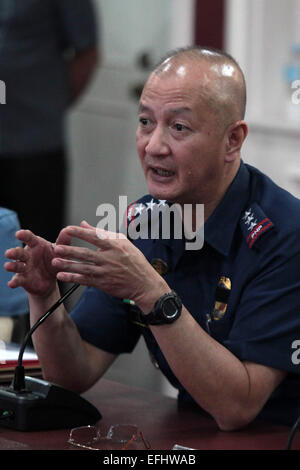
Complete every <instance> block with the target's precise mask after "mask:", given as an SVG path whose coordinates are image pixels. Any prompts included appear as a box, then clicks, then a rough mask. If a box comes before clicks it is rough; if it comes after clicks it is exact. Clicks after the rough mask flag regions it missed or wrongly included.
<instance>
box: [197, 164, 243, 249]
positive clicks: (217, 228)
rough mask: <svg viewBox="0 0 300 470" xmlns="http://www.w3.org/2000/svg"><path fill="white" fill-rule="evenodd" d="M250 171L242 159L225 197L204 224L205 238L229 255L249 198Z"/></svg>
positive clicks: (215, 247) (214, 246)
mask: <svg viewBox="0 0 300 470" xmlns="http://www.w3.org/2000/svg"><path fill="white" fill-rule="evenodd" d="M249 181H250V175H249V171H248V169H247V167H246V165H245V164H244V162H243V161H241V164H240V168H239V170H238V172H237V174H236V176H235V178H234V180H233V181H232V183H231V185H230V186H229V188H228V189H227V191H226V193H225V195H224V197H223V199H222V200H221V202H220V203H219V204H218V206H217V207H216V209H215V210H214V212H213V213H212V214H211V215H210V217H209V218H208V220H207V221H206V223H205V225H204V240H205V242H206V243H208V244H209V245H210V246H211V247H213V248H214V249H216V250H217V251H219V252H220V253H221V254H223V255H225V256H227V255H228V254H229V250H230V247H231V243H232V239H233V235H234V233H235V230H236V226H237V224H238V222H239V219H240V216H241V213H242V211H243V209H244V208H245V206H246V204H247V201H248V199H249Z"/></svg>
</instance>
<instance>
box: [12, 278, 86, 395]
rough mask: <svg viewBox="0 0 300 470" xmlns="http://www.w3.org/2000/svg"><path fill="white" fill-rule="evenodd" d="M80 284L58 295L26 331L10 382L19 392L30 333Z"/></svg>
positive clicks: (23, 380) (22, 380)
mask: <svg viewBox="0 0 300 470" xmlns="http://www.w3.org/2000/svg"><path fill="white" fill-rule="evenodd" d="M79 286H80V284H74V285H73V286H72V287H70V289H68V290H67V292H66V293H65V294H64V295H62V296H61V297H60V299H59V300H58V301H57V302H55V304H54V305H52V307H50V309H49V310H48V311H47V312H46V313H45V314H44V315H43V316H42V317H41V318H39V320H38V321H37V322H36V323H35V324H34V325H33V326H32V327H31V329H30V330H29V331H28V332H27V333H26V335H25V337H24V339H23V341H22V344H21V347H20V351H19V356H18V365H17V366H16V368H15V372H14V378H13V382H12V385H11V386H12V388H13V389H14V390H15V391H17V392H21V391H24V390H25V370H24V366H23V355H24V351H25V348H26V346H27V344H28V341H29V340H30V338H31V336H32V334H33V333H34V332H35V330H36V329H37V328H38V327H39V326H40V325H41V324H42V323H43V322H44V321H45V320H46V319H47V318H48V317H49V316H50V315H51V313H53V312H54V310H56V309H57V308H58V307H59V306H60V305H61V304H62V303H63V302H64V301H65V300H66V299H67V298H68V297H69V296H70V295H71V294H73V292H74V291H75V290H76V289H77V288H78V287H79Z"/></svg>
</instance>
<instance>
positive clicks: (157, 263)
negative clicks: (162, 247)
mask: <svg viewBox="0 0 300 470" xmlns="http://www.w3.org/2000/svg"><path fill="white" fill-rule="evenodd" d="M151 265H152V266H153V268H154V269H155V271H157V272H158V274H160V275H161V276H163V275H164V274H167V272H168V271H169V266H168V265H167V263H166V262H165V261H163V260H162V259H160V258H153V259H152V260H151Z"/></svg>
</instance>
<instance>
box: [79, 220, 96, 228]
mask: <svg viewBox="0 0 300 470" xmlns="http://www.w3.org/2000/svg"><path fill="white" fill-rule="evenodd" d="M80 225H81V227H86V228H91V229H94V230H96V227H93V226H92V225H90V224H89V223H88V222H87V221H86V220H83V221H82V222H80Z"/></svg>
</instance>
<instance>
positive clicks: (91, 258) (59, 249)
mask: <svg viewBox="0 0 300 470" xmlns="http://www.w3.org/2000/svg"><path fill="white" fill-rule="evenodd" d="M54 253H55V255H57V256H58V257H60V258H66V259H75V260H79V261H86V262H90V263H95V262H96V261H97V260H98V257H97V253H96V252H95V251H93V250H90V249H89V248H81V247H74V246H66V245H55V246H54Z"/></svg>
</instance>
